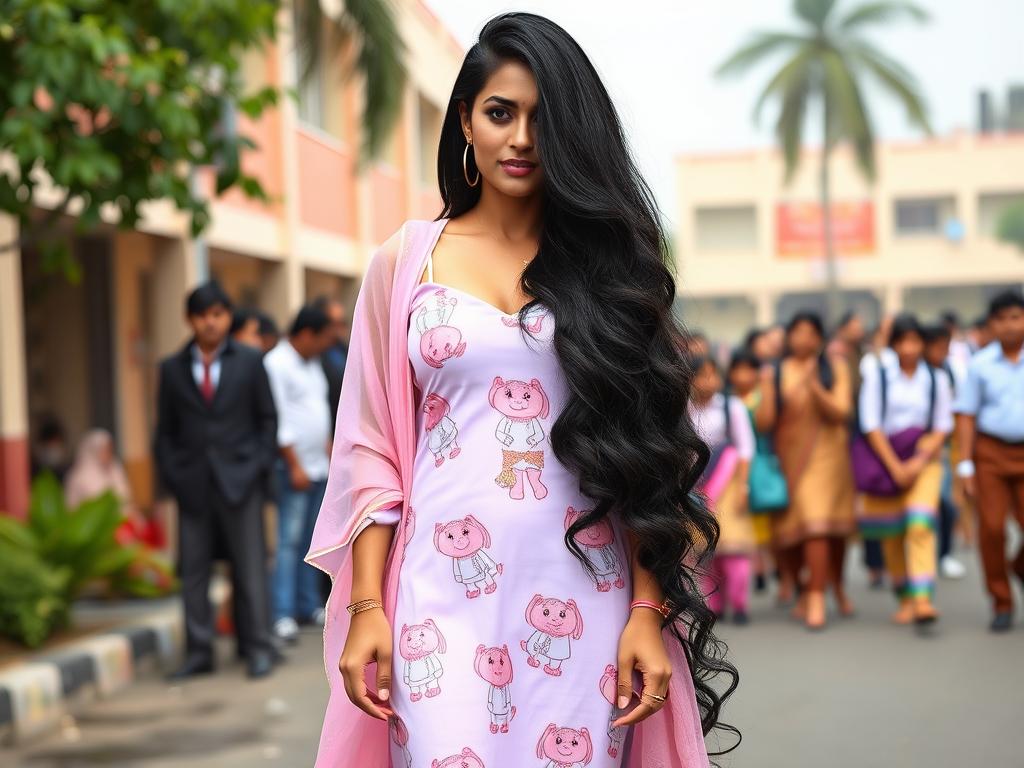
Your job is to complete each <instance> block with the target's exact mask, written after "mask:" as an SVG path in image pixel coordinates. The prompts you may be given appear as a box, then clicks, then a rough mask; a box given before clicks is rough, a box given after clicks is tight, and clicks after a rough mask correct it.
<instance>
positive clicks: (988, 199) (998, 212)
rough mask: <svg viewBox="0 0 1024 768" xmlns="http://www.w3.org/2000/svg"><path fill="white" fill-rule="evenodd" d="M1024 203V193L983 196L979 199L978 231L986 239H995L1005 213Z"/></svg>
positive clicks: (997, 193) (1000, 193)
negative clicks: (1015, 205)
mask: <svg viewBox="0 0 1024 768" xmlns="http://www.w3.org/2000/svg"><path fill="white" fill-rule="evenodd" d="M1022 201H1024V191H1022V192H995V193H986V194H982V195H981V196H979V198H978V230H979V231H980V232H981V234H982V235H985V236H986V237H995V236H996V229H997V227H998V226H999V218H1000V217H1001V216H1002V215H1003V211H1005V210H1006V209H1007V208H1009V207H1010V206H1011V205H1013V204H1014V203H1018V202H1022Z"/></svg>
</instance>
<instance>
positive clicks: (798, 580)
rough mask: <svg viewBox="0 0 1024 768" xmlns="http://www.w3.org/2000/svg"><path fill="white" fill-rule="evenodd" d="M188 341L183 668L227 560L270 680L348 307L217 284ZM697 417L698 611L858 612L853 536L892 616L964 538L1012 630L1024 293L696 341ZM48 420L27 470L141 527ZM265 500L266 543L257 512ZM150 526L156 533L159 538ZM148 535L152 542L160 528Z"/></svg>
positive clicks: (319, 584)
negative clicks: (985, 308) (771, 596)
mask: <svg viewBox="0 0 1024 768" xmlns="http://www.w3.org/2000/svg"><path fill="white" fill-rule="evenodd" d="M186 315H187V318H188V322H189V325H190V326H191V330H192V337H191V338H190V340H189V341H188V343H187V344H186V345H185V346H184V347H183V348H182V349H181V350H180V351H179V352H178V353H176V354H174V355H172V356H171V357H169V358H168V359H166V360H165V361H163V363H162V365H161V368H160V379H159V397H158V414H157V415H158V423H157V429H156V437H155V454H156V461H157V468H158V471H159V475H160V478H161V480H162V483H163V485H164V487H165V489H166V490H167V491H169V492H170V493H171V494H172V495H173V496H174V497H175V498H176V500H177V502H178V508H179V523H178V528H179V531H178V533H179V537H178V553H179V573H180V576H181V581H182V593H183V600H184V609H185V617H186V621H185V627H186V648H187V653H186V658H185V661H184V664H183V665H182V666H181V667H180V668H179V669H178V670H176V671H175V672H174V673H173V675H172V677H174V678H176V679H180V678H184V677H189V676H191V675H195V674H202V673H206V672H210V671H212V670H213V669H214V653H213V639H214V636H215V634H216V627H217V622H216V617H215V616H214V615H213V612H212V608H211V605H210V601H209V597H208V591H209V586H210V578H211V572H212V566H213V561H214V560H217V559H225V560H228V561H229V562H230V565H231V573H232V583H233V595H232V600H231V613H232V617H231V620H230V622H229V623H230V624H232V625H233V626H234V629H235V632H236V634H237V638H238V644H237V645H238V655H239V657H240V658H243V659H245V660H246V661H247V663H248V670H249V674H250V675H251V676H252V677H262V676H264V675H267V674H269V673H270V672H271V671H272V669H273V667H274V666H275V664H276V663H277V662H279V661H280V660H282V659H283V653H282V648H283V646H284V645H285V644H288V643H294V642H297V641H298V637H299V632H300V626H301V625H322V624H323V622H324V604H325V599H326V595H327V594H328V592H329V589H330V584H329V582H328V580H327V577H326V576H325V575H324V574H322V573H321V572H319V571H317V570H316V569H314V568H313V567H312V566H310V565H308V564H306V563H305V562H304V561H303V557H304V555H305V554H306V551H307V549H308V547H309V544H310V539H311V537H312V531H313V526H314V523H315V521H316V516H317V514H318V512H319V508H320V505H321V502H322V500H323V497H324V492H325V487H326V481H327V472H328V466H329V459H330V453H331V447H332V437H333V434H334V427H335V423H334V422H335V419H336V414H337V404H338V398H339V397H340V393H341V381H342V377H343V374H344V369H345V360H346V354H347V344H346V340H347V327H346V319H345V317H346V316H345V308H344V306H343V305H342V304H341V303H340V302H339V301H337V300H335V299H333V298H329V297H323V298H320V299H318V300H317V301H315V302H313V303H311V304H309V305H307V306H304V307H302V308H301V309H300V310H299V312H298V313H297V314H296V316H295V318H294V320H293V321H292V324H291V326H290V328H289V329H288V332H287V334H285V335H284V336H282V335H281V334H280V333H279V331H278V329H277V327H276V325H275V324H274V323H273V321H272V320H271V319H270V318H269V317H268V316H266V315H265V314H263V313H262V312H259V311H257V310H253V309H248V308H244V307H242V308H236V307H234V306H233V303H232V301H231V299H230V298H229V297H228V295H227V294H226V293H225V292H224V290H223V289H222V288H221V287H220V286H219V285H218V284H217V283H216V282H209V283H206V284H203V285H201V286H199V287H198V288H196V289H195V290H194V291H192V292H191V294H190V295H189V296H188V298H187V301H186ZM688 344H689V346H688V348H687V350H686V353H687V358H688V360H689V361H690V364H691V365H692V369H693V372H694V377H693V384H692V391H691V400H690V410H691V416H692V418H693V420H694V422H695V425H696V426H697V428H698V431H699V432H700V434H701V435H702V437H703V438H704V440H705V441H706V442H707V443H708V445H709V447H710V450H711V455H710V459H709V462H708V465H707V467H706V469H705V470H704V472H703V475H702V477H701V479H700V482H699V486H698V490H699V491H701V492H702V493H703V496H704V498H705V499H706V500H707V502H708V503H709V504H710V505H712V507H713V509H714V511H715V513H716V515H717V518H718V521H719V525H720V538H719V541H718V544H717V548H716V550H715V554H714V557H713V558H712V559H711V561H710V562H709V563H708V564H707V565H706V567H705V569H704V578H705V585H704V586H705V590H706V593H707V595H708V603H709V605H710V607H711V608H712V610H714V611H715V612H716V613H717V614H719V615H720V616H725V615H728V617H729V618H731V619H732V620H733V621H734V622H735V623H737V624H746V623H748V622H749V620H750V614H749V604H750V592H751V589H755V590H757V591H759V592H761V591H765V590H768V589H769V588H770V587H772V586H774V588H775V589H776V592H777V599H778V601H779V603H780V605H787V606H788V605H791V606H792V614H793V616H794V617H795V618H796V619H798V620H799V621H802V622H804V623H805V624H806V626H807V627H808V628H810V629H815V630H817V629H821V628H823V627H824V626H825V625H826V623H827V621H828V615H829V609H828V604H827V601H826V593H827V592H828V591H831V594H832V596H833V597H834V607H835V612H836V613H838V615H840V616H851V615H852V614H853V613H854V606H853V604H852V601H851V600H850V597H849V596H848V594H847V592H846V590H845V588H844V564H845V560H846V554H847V549H848V545H849V544H850V542H851V541H852V540H854V539H855V538H859V539H860V540H861V543H862V551H863V556H864V566H865V567H866V569H867V570H868V572H869V574H870V577H869V578H870V582H871V584H872V586H873V587H875V588H879V589H880V588H883V587H884V586H885V585H886V584H888V586H889V587H891V589H892V591H893V593H894V594H895V597H896V609H895V612H894V613H893V616H892V618H893V621H895V622H897V623H899V624H914V625H919V626H921V625H928V624H931V623H933V622H935V621H936V620H937V619H938V618H939V615H940V601H938V600H937V599H936V579H937V577H939V576H942V577H945V578H950V579H957V578H961V577H963V576H964V573H965V568H964V566H963V565H962V564H961V563H960V562H959V560H957V559H956V557H955V554H954V544H955V542H956V541H957V540H958V539H959V540H960V543H961V545H962V546H968V545H971V544H972V543H974V541H975V539H976V540H977V543H978V546H979V549H980V553H981V561H982V565H983V569H984V576H985V582H986V585H987V589H988V592H989V594H990V596H991V600H992V611H993V614H992V622H991V629H992V630H993V631H1004V630H1007V629H1009V628H1010V627H1011V626H1012V612H1013V603H1012V595H1011V587H1010V579H1009V574H1010V573H1013V574H1015V575H1016V576H1017V577H1018V578H1020V579H1021V580H1022V581H1024V548H1022V550H1021V552H1020V553H1018V554H1017V556H1016V557H1015V558H1014V559H1013V561H1012V563H1010V564H1009V567H1008V564H1007V556H1006V543H1007V541H1006V522H1007V520H1006V518H1007V516H1008V515H1010V514H1011V513H1012V514H1013V515H1015V516H1016V519H1017V521H1018V523H1020V524H1021V526H1022V528H1024V349H1022V347H1024V298H1022V296H1021V295H1020V294H1019V293H1013V292H1009V293H1005V294H1001V295H999V296H997V297H996V298H994V299H993V301H992V302H991V306H990V308H989V312H988V315H987V316H986V318H985V319H984V321H979V322H977V323H975V324H974V325H973V326H971V328H969V329H967V330H966V331H965V330H962V329H961V327H960V324H959V322H958V320H957V318H956V316H955V315H954V314H953V313H945V314H944V315H943V316H942V320H941V322H938V323H936V324H933V325H922V324H921V323H920V322H919V321H918V320H917V319H916V318H915V317H914V316H912V315H907V314H905V315H899V316H897V317H894V318H890V319H887V320H885V321H884V322H883V323H882V324H881V325H880V327H879V328H878V329H876V330H875V331H874V332H872V333H868V332H867V330H866V328H865V324H864V322H863V319H862V318H861V317H860V316H859V315H858V314H857V313H856V312H850V313H848V314H847V315H845V316H844V317H843V318H842V320H841V321H840V322H839V323H838V326H837V327H836V328H835V329H834V330H833V331H832V333H831V334H829V333H827V332H826V329H825V326H824V323H823V321H822V319H821V318H820V317H819V316H818V315H817V314H815V313H813V312H799V313H797V314H796V315H795V316H794V317H792V318H791V319H790V320H789V322H788V323H787V324H786V325H785V326H772V327H770V328H764V329H756V330H753V331H751V332H750V333H749V334H748V336H747V338H746V340H745V341H744V343H743V344H742V345H741V346H740V347H739V348H737V349H734V350H722V349H719V350H715V349H713V348H712V346H711V344H710V343H709V341H708V340H707V338H706V337H705V336H703V335H702V334H700V333H695V334H693V335H691V336H690V337H689V341H688ZM66 442H67V441H66V436H65V434H64V431H63V429H61V427H60V426H59V424H57V423H49V422H48V423H47V424H45V425H44V426H43V430H42V432H41V433H40V440H39V447H38V449H37V451H36V455H35V459H34V464H35V467H34V471H36V472H38V471H42V470H48V471H51V472H53V473H55V474H56V475H57V477H58V478H60V479H61V480H62V482H63V484H64V487H65V493H66V496H67V501H68V504H69V505H70V506H74V505H76V504H78V503H81V502H82V501H83V500H86V499H87V498H91V497H93V496H96V495H98V494H99V493H102V492H104V491H108V490H110V491H113V492H114V493H115V494H116V495H117V496H118V497H119V498H120V499H121V500H122V502H123V505H124V510H125V516H126V519H128V520H129V521H130V522H131V523H132V524H133V525H135V526H136V527H138V528H139V529H140V530H141V529H143V528H144V526H142V525H141V523H142V522H144V516H141V515H139V514H138V512H137V511H136V510H135V507H134V505H133V504H132V500H131V493H130V489H129V485H128V482H127V479H126V476H125V473H124V470H123V468H122V467H121V465H120V463H119V462H118V460H117V457H116V454H115V452H114V444H113V440H112V438H111V435H110V434H109V433H108V432H105V431H103V430H94V431H92V432H90V433H89V434H87V435H86V436H85V437H84V438H83V440H82V442H81V444H80V446H79V449H78V452H77V455H76V458H75V461H74V462H69V461H67V454H68V450H67V448H66ZM268 503H271V504H273V505H274V506H275V507H276V521H277V530H276V536H275V537H274V547H273V548H272V549H273V552H272V556H271V557H270V558H269V559H268V547H267V542H266V535H265V531H264V514H263V509H264V506H265V505H266V504H268ZM151 533H152V532H151ZM158 538H159V537H158Z"/></svg>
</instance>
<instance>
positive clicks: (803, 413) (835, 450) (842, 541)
mask: <svg viewBox="0 0 1024 768" xmlns="http://www.w3.org/2000/svg"><path fill="white" fill-rule="evenodd" d="M824 345H825V334H824V328H823V325H822V322H821V318H820V317H818V315H816V314H814V313H812V312H800V313H798V314H797V315H796V316H795V317H794V318H793V319H792V320H791V321H790V322H789V324H788V325H787V326H786V352H785V355H784V357H783V359H782V361H781V363H780V364H779V368H778V374H777V375H776V376H774V377H765V379H764V380H763V382H762V387H763V388H764V390H765V392H764V397H763V398H762V401H761V406H760V411H759V414H758V427H759V428H760V429H762V430H766V429H770V428H774V429H775V445H776V448H777V451H778V456H779V462H780V463H781V465H782V471H783V473H784V474H785V476H786V482H787V484H788V487H789V506H788V508H787V509H786V510H785V511H784V512H783V513H782V514H780V515H777V516H776V518H775V520H774V526H773V537H774V540H775V547H776V551H777V553H778V554H777V557H778V564H779V570H780V571H781V572H782V576H783V579H785V580H791V581H792V582H793V583H796V584H798V585H799V587H800V590H801V591H800V601H799V603H798V605H797V609H796V616H797V617H799V618H803V620H804V622H805V623H806V625H807V628H808V629H812V630H818V629H822V628H824V626H825V623H826V619H827V615H826V606H825V587H826V586H828V585H829V583H831V585H832V589H833V592H834V594H835V597H836V601H837V603H838V605H839V611H840V613H841V614H842V615H846V616H848V615H850V614H852V613H853V606H852V605H851V604H850V601H849V599H848V598H847V596H846V593H845V590H844V589H843V580H842V574H843V560H844V557H845V554H846V538H847V536H849V535H850V533H851V532H852V531H853V529H854V524H855V523H854V514H853V477H852V475H851V472H850V456H849V430H848V428H847V420H848V418H849V415H850V410H851V405H852V395H851V392H850V375H849V372H848V370H847V368H846V366H845V365H844V364H843V363H842V361H841V360H840V359H838V358H835V359H830V358H828V357H827V356H825V355H824V354H823V353H822V350H823V348H824ZM805 570H806V580H804V581H801V576H802V574H803V572H804V571H805Z"/></svg>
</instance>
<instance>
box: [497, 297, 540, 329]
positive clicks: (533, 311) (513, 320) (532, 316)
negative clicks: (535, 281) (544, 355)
mask: <svg viewBox="0 0 1024 768" xmlns="http://www.w3.org/2000/svg"><path fill="white" fill-rule="evenodd" d="M546 314H547V309H546V308H545V307H544V306H543V305H541V304H535V305H533V306H532V307H530V308H529V309H528V310H526V312H524V313H523V327H525V328H526V330H527V331H529V332H530V333H531V334H533V335H537V334H538V333H540V331H541V327H542V325H543V323H544V316H545V315H546ZM501 322H503V323H504V324H505V325H507V326H508V327H509V328H518V327H519V316H518V315H511V316H506V317H503V318H501Z"/></svg>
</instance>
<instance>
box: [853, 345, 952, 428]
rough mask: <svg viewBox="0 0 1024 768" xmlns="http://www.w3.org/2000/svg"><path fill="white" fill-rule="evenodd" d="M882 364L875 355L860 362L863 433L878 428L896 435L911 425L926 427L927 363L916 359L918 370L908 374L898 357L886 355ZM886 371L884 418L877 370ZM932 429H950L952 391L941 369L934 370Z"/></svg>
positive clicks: (860, 401) (929, 384) (929, 387)
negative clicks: (901, 366) (887, 357)
mask: <svg viewBox="0 0 1024 768" xmlns="http://www.w3.org/2000/svg"><path fill="white" fill-rule="evenodd" d="M884 360H885V359H884V358H883V362H882V364H881V367H880V366H879V364H878V360H877V358H872V359H871V361H870V364H868V363H866V364H864V365H862V366H861V372H862V375H863V379H862V381H861V387H860V400H859V406H860V424H861V429H862V430H863V431H864V433H865V434H867V433H868V432H874V431H875V430H876V429H879V428H881V430H882V431H883V432H884V433H885V434H886V435H895V434H896V433H897V432H902V431H903V430H905V429H910V428H911V427H918V428H920V429H927V428H928V410H929V403H930V400H931V388H932V383H931V382H932V380H931V376H930V375H929V373H928V364H927V363H925V362H924V361H921V362H920V363H918V366H917V370H916V371H914V374H913V375H912V376H908V375H907V374H906V373H904V372H903V369H902V368H900V364H899V359H898V358H897V359H896V360H895V361H893V360H892V358H889V361H887V362H886V361H884ZM881 370H884V371H885V382H886V393H885V419H884V421H883V419H882V388H881V382H880V381H879V374H880V371H881ZM932 431H935V432H952V431H953V393H952V388H951V387H950V383H949V377H948V376H946V375H945V374H944V373H943V372H942V371H936V372H935V412H934V416H933V419H932Z"/></svg>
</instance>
